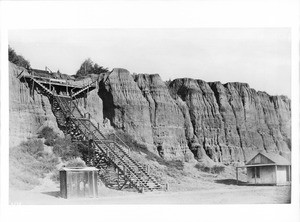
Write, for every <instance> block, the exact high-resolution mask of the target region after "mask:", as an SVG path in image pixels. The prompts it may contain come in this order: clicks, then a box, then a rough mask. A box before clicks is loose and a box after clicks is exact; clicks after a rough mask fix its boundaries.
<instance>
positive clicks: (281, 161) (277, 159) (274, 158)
mask: <svg viewBox="0 0 300 222" xmlns="http://www.w3.org/2000/svg"><path fill="white" fill-rule="evenodd" d="M258 155H263V156H265V157H266V158H268V159H269V160H270V161H271V162H272V163H273V164H274V165H278V166H289V165H291V163H290V161H289V160H287V159H286V158H284V157H283V156H280V155H279V154H276V153H267V152H264V151H260V152H258V153H257V154H256V155H255V156H254V157H252V158H251V159H250V160H249V161H248V162H247V163H246V164H245V165H246V166H247V165H251V166H252V165H253V164H252V160H253V159H255V158H256V157H257V156H258ZM260 165H261V164H260ZM267 165H270V164H267Z"/></svg>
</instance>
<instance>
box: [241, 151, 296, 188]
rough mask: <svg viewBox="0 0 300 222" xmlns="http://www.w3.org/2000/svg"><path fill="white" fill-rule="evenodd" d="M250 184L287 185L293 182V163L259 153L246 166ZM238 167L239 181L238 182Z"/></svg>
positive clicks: (268, 154)
mask: <svg viewBox="0 0 300 222" xmlns="http://www.w3.org/2000/svg"><path fill="white" fill-rule="evenodd" d="M244 167H246V168H247V182H248V183H249V184H270V185H271V184H272V185H287V184H290V181H291V163H290V161H288V160H287V159H286V158H284V157H282V156H280V155H278V154H274V153H266V152H259V153H257V154H256V155H255V156H254V157H253V158H251V159H250V160H249V161H248V162H247V163H246V164H245V166H244ZM238 168H241V167H237V181H238Z"/></svg>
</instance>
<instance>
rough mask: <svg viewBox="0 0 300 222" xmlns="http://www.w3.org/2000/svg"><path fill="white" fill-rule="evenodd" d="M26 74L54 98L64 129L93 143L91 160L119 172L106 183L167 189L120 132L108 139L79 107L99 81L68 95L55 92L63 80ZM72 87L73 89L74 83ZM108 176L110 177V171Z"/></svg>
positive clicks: (79, 139)
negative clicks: (134, 156)
mask: <svg viewBox="0 0 300 222" xmlns="http://www.w3.org/2000/svg"><path fill="white" fill-rule="evenodd" d="M21 78H22V77H21ZM23 78H25V81H26V82H28V81H29V82H30V83H31V84H32V85H36V87H38V88H39V90H40V91H41V93H43V94H45V95H47V97H48V98H49V99H50V100H51V104H52V110H53V112H54V114H55V116H56V118H57V122H58V124H59V125H60V127H61V128H62V130H63V131H64V133H65V134H69V135H70V136H71V138H72V141H74V142H79V143H82V144H84V145H85V146H86V147H89V148H88V151H89V155H88V157H87V158H85V161H86V162H87V164H88V165H91V166H95V167H97V168H99V169H100V170H106V169H107V168H109V167H110V168H112V169H113V171H115V173H116V175H117V176H116V177H115V178H113V179H110V181H109V183H106V185H107V186H108V187H111V188H116V189H123V188H125V187H133V188H135V189H136V190H137V191H138V192H143V191H154V190H162V189H163V188H162V186H161V185H160V184H159V183H158V182H157V181H156V180H155V179H154V178H153V177H152V176H151V175H150V174H149V172H148V171H147V170H146V169H145V167H144V166H143V165H141V164H139V163H138V162H136V161H135V160H133V159H132V158H131V157H130V155H129V153H128V152H127V151H128V150H129V148H128V147H127V146H126V144H125V143H124V142H123V141H122V140H121V139H120V138H118V137H117V135H115V134H114V137H113V138H114V139H112V140H110V139H107V138H106V136H105V135H104V134H103V133H102V132H101V131H100V129H99V127H98V126H95V125H94V123H93V122H92V121H91V120H90V115H86V114H82V113H81V111H80V110H79V108H78V104H76V98H78V97H79V95H80V94H83V93H87V92H88V91H89V90H90V89H91V87H94V86H92V84H93V83H95V82H93V83H91V84H88V85H85V86H82V87H81V88H80V89H78V90H77V91H76V92H71V93H70V94H71V96H66V95H56V92H55V86H60V87H61V86H62V85H64V82H60V83H59V81H57V80H56V81H53V82H51V79H49V78H48V79H47V78H40V77H36V78H35V77H34V76H24V77H23ZM68 87H69V89H70V88H71V89H72V87H71V86H70V85H68ZM94 88H95V87H94ZM52 89H53V90H52ZM71 91H72V90H71ZM67 94H68V93H67ZM106 172H107V171H106ZM104 176H107V177H109V175H104Z"/></svg>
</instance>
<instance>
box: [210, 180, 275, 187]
mask: <svg viewBox="0 0 300 222" xmlns="http://www.w3.org/2000/svg"><path fill="white" fill-rule="evenodd" d="M215 183H221V184H225V185H237V186H274V184H249V183H247V182H244V181H241V180H239V181H238V183H237V181H236V180H235V179H223V180H215Z"/></svg>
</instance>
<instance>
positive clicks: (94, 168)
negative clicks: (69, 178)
mask: <svg viewBox="0 0 300 222" xmlns="http://www.w3.org/2000/svg"><path fill="white" fill-rule="evenodd" d="M60 171H76V172H78V171H98V169H97V168H96V167H64V168H62V169H61V170H60Z"/></svg>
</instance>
